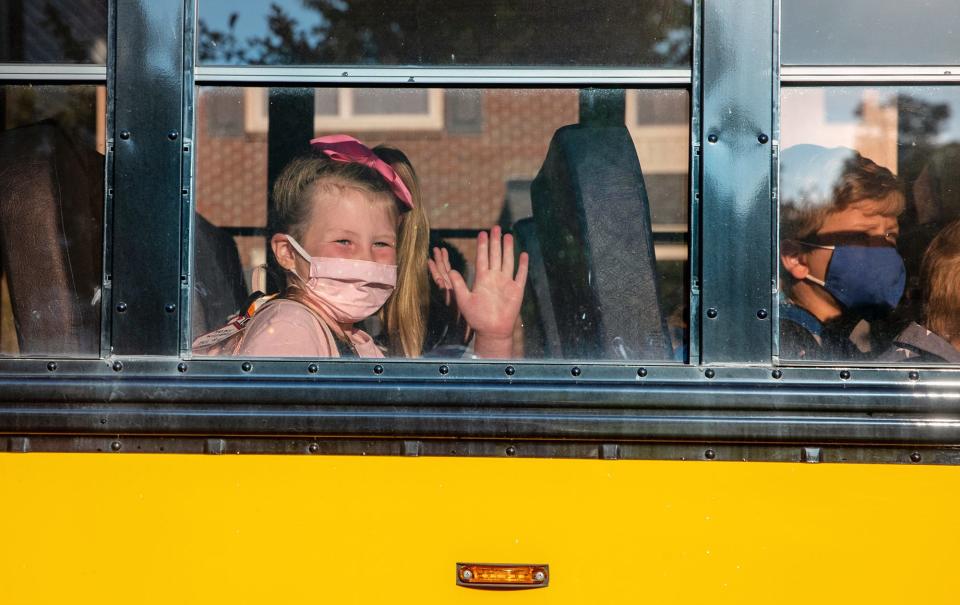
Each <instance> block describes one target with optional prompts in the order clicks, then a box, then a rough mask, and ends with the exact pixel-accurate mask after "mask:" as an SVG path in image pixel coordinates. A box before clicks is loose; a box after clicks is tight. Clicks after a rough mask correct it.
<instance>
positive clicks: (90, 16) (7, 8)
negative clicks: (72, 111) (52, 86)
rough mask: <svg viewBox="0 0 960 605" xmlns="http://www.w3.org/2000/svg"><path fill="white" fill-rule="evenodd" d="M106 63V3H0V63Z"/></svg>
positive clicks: (81, 0)
mask: <svg viewBox="0 0 960 605" xmlns="http://www.w3.org/2000/svg"><path fill="white" fill-rule="evenodd" d="M106 62H107V2H106V0H44V1H43V2H29V1H28V2H23V1H22V0H0V63H98V64H104V63H106Z"/></svg>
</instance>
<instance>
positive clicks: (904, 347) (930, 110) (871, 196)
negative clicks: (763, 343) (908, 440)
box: [780, 86, 960, 364]
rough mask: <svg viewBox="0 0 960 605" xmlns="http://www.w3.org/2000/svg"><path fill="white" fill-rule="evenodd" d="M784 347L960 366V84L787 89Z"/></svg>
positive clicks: (802, 352)
mask: <svg viewBox="0 0 960 605" xmlns="http://www.w3.org/2000/svg"><path fill="white" fill-rule="evenodd" d="M782 111H783V114H782V152H781V154H780V285H781V306H780V356H781V358H782V359H785V360H800V361H831V360H834V361H837V360H839V361H844V362H856V361H867V362H879V363H913V364H917V363H954V364H956V363H960V223H958V221H960V120H958V117H960V88H957V87H950V86H944V87H916V86H914V87H911V86H877V87H829V88H820V87H798V88H784V89H783V92H782Z"/></svg>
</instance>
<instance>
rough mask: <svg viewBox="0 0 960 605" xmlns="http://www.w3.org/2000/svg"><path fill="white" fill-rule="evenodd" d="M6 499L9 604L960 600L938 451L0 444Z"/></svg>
mask: <svg viewBox="0 0 960 605" xmlns="http://www.w3.org/2000/svg"><path fill="white" fill-rule="evenodd" d="M0 496H2V497H0V536H2V548H0V603H4V604H11V605H13V604H16V605H21V604H23V605H26V604H32V603H138V604H141V605H145V604H148V603H165V604H170V603H178V604H184V603H236V604H239V603H477V604H504V605H507V604H509V605H514V604H520V603H523V604H539V603H551V604H564V603H601V602H603V603H607V602H622V603H708V602H709V603H712V604H718V603H737V604H743V603H778V604H785V603H798V604H800V603H802V604H804V605H807V604H809V603H845V604H851V603H951V604H955V603H957V602H958V599H960V574H957V573H956V550H957V548H958V547H960V514H958V508H960V506H958V505H960V468H957V467H949V466H904V465H866V464H844V465H840V464H799V463H760V462H716V461H711V462H662V461H634V460H615V461H606V460H547V459H510V458H430V457H410V458H405V457H363V456H270V455H262V456H260V455H251V456H237V455H223V456H212V455H179V454H177V455H175V454H168V455H160V454H44V453H27V454H13V453H8V454H0ZM458 562H472V563H516V564H520V563H530V564H547V565H549V586H547V587H544V588H536V589H528V590H514V591H504V590H501V591H493V590H481V589H474V588H464V587H459V586H457V585H456V573H455V570H456V563H458Z"/></svg>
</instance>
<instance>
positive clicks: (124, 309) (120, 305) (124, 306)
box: [117, 302, 127, 313]
mask: <svg viewBox="0 0 960 605" xmlns="http://www.w3.org/2000/svg"><path fill="white" fill-rule="evenodd" d="M126 312H127V303H125V302H122V303H117V313H126Z"/></svg>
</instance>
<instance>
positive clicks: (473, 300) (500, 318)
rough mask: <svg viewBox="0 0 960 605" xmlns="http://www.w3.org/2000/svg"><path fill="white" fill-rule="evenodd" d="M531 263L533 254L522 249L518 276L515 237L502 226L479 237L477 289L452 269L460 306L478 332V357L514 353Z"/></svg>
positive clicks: (476, 342)
mask: <svg viewBox="0 0 960 605" xmlns="http://www.w3.org/2000/svg"><path fill="white" fill-rule="evenodd" d="M528 265H529V257H528V256H527V253H526V252H522V253H521V254H520V259H519V262H518V263H517V267H516V276H514V249H513V236H512V235H510V234H509V233H508V234H506V235H502V233H501V230H500V227H493V228H492V229H491V230H490V233H489V234H487V232H486V231H482V232H481V233H480V235H478V236H477V272H476V278H475V279H474V282H473V288H472V289H471V288H469V287H468V286H467V283H466V282H465V281H464V279H463V276H462V275H460V273H459V272H457V271H456V270H452V269H451V270H450V271H449V273H448V275H447V277H448V278H449V280H450V283H451V284H452V286H453V292H454V296H456V299H457V307H458V309H459V310H460V313H461V314H462V315H463V317H464V319H465V320H466V321H467V324H469V326H470V327H471V328H472V329H473V331H474V332H476V335H477V336H476V341H475V343H474V352H475V353H476V355H477V356H478V357H490V358H502V359H505V358H509V357H512V356H513V327H514V325H515V324H516V322H517V317H518V316H519V315H520V303H521V302H523V290H524V286H525V284H526V281H527V267H528Z"/></svg>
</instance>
